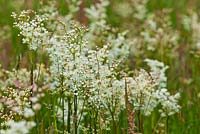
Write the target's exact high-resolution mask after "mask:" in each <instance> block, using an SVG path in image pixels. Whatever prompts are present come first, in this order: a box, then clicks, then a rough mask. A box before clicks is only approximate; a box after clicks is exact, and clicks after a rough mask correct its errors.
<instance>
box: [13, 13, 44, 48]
mask: <svg viewBox="0 0 200 134" xmlns="http://www.w3.org/2000/svg"><path fill="white" fill-rule="evenodd" d="M30 15H33V16H34V19H32V16H30ZM12 16H13V18H14V19H15V20H16V22H15V23H14V25H15V26H16V27H18V28H19V29H20V30H21V32H20V34H21V35H22V36H23V37H24V38H23V39H22V41H23V43H27V44H28V45H29V48H30V49H31V50H37V48H38V47H40V46H43V45H44V44H47V43H48V42H47V40H48V36H47V35H48V32H47V30H46V29H45V28H44V23H43V21H44V20H46V18H41V17H40V16H39V15H37V14H35V12H33V11H31V10H27V11H22V12H21V14H20V15H17V14H15V13H13V14H12Z"/></svg>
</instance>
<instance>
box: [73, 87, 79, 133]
mask: <svg viewBox="0 0 200 134" xmlns="http://www.w3.org/2000/svg"><path fill="white" fill-rule="evenodd" d="M77 107H78V105H77V95H76V91H75V94H74V134H77V133H78V124H77Z"/></svg>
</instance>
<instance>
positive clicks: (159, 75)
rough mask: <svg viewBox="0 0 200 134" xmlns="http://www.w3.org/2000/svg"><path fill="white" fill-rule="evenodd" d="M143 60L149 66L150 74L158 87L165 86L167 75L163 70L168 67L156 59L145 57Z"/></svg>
mask: <svg viewBox="0 0 200 134" xmlns="http://www.w3.org/2000/svg"><path fill="white" fill-rule="evenodd" d="M145 62H147V64H148V66H149V67H150V68H151V75H152V76H153V77H154V79H157V80H158V84H159V89H160V88H166V86H167V85H166V84H167V76H166V75H165V71H166V70H167V69H168V68H169V67H168V66H165V65H164V63H162V62H159V61H157V60H151V59H145Z"/></svg>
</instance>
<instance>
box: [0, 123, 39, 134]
mask: <svg viewBox="0 0 200 134" xmlns="http://www.w3.org/2000/svg"><path fill="white" fill-rule="evenodd" d="M35 125H36V124H35V123H34V122H32V121H23V120H22V121H19V122H15V121H13V120H9V121H8V122H6V126H7V127H8V129H6V130H3V129H2V130H1V129H0V133H1V134H29V131H30V130H31V129H32V128H33V127H34V126H35Z"/></svg>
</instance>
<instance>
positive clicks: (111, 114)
mask: <svg viewBox="0 0 200 134" xmlns="http://www.w3.org/2000/svg"><path fill="white" fill-rule="evenodd" d="M107 5H108V3H107V2H106V1H100V3H98V4H97V5H96V7H95V6H93V7H91V9H87V10H86V11H87V13H88V14H90V19H94V20H93V21H92V23H91V25H90V30H91V31H87V30H85V28H83V27H81V26H79V25H78V24H75V23H73V24H68V23H65V22H63V21H60V20H58V19H56V18H54V17H55V16H54V14H53V15H52V14H51V13H50V14H49V13H44V14H45V15H47V16H45V18H43V17H44V16H43V15H41V16H40V15H37V14H35V13H34V16H31V17H29V16H26V15H30V12H26V11H23V12H22V14H21V15H15V14H14V15H13V16H14V18H15V19H16V20H17V23H15V26H17V27H19V28H20V30H21V35H23V36H24V38H23V40H25V41H24V42H25V43H28V45H29V49H30V50H36V49H37V48H39V47H40V46H43V50H44V51H45V52H47V54H48V56H49V60H50V65H49V66H50V70H49V72H50V74H51V75H46V76H45V77H49V78H50V79H51V78H52V79H53V80H54V81H53V82H52V83H51V85H52V86H51V89H54V90H53V92H54V91H55V93H58V94H59V95H60V94H61V95H60V96H59V97H58V98H57V99H56V100H58V101H59V102H58V105H56V106H55V107H56V109H55V111H54V112H55V113H57V114H58V115H59V116H58V118H59V121H61V120H64V121H66V120H68V119H69V118H68V117H66V116H65V115H67V114H68V115H70V114H71V111H74V113H73V116H72V117H73V118H74V120H71V122H70V124H66V123H64V122H63V124H64V125H72V124H73V123H74V125H75V126H76V124H77V120H80V121H82V119H83V118H84V116H86V115H87V114H88V113H89V112H85V111H90V112H94V113H95V112H96V111H98V114H99V113H100V114H99V117H98V121H99V122H101V121H102V122H103V121H105V120H106V119H107V120H110V122H115V121H116V120H117V119H118V116H119V114H120V112H121V111H122V110H123V109H124V108H125V107H126V105H125V100H124V96H125V88H126V86H127V89H128V95H129V101H130V103H131V104H133V107H134V111H138V110H140V111H142V113H143V114H144V115H146V116H149V115H150V114H151V113H152V112H153V110H154V108H155V107H156V106H158V105H159V104H160V105H161V106H162V108H161V109H160V110H159V111H160V112H161V116H163V117H164V115H165V116H170V115H173V114H174V113H176V112H178V111H179V109H180V106H179V105H178V98H179V94H176V95H174V96H171V95H170V94H169V93H168V92H167V90H166V82H167V77H166V76H165V71H166V69H167V68H168V67H167V66H165V65H164V64H163V63H161V62H159V61H156V60H150V59H146V60H145V61H146V62H147V63H148V65H149V66H150V67H151V72H150V73H148V72H147V71H145V70H143V69H141V70H140V71H139V72H138V74H137V75H135V76H133V77H127V78H125V77H123V76H121V74H120V72H119V71H116V70H117V69H118V67H119V65H120V63H121V61H122V60H123V59H124V58H125V57H126V56H127V55H128V54H129V45H128V44H129V42H128V41H127V40H126V38H125V36H126V32H122V33H119V34H118V35H117V36H115V35H114V34H113V33H111V34H109V35H106V36H103V37H102V36H101V37H102V38H105V42H107V43H108V45H105V44H104V43H103V46H102V47H96V49H90V48H89V46H88V43H89V44H92V45H93V46H94V44H95V45H97V44H98V42H96V40H92V41H91V40H89V41H86V40H85V39H88V38H89V39H97V37H98V34H102V32H105V31H106V26H107V24H106V21H105V17H106V16H105V15H106V14H105V7H106V6H107ZM45 12H46V10H45ZM50 12H51V11H50ZM96 13H97V14H96ZM48 14H49V15H50V16H51V17H52V16H53V17H52V18H51V17H48ZM46 18H48V19H52V20H53V21H52V23H49V24H48V23H47V22H48V20H46ZM99 19H100V20H102V21H100V20H99ZM99 23H100V24H99ZM44 24H47V26H46V25H44ZM51 24H52V25H53V26H54V28H55V29H54V28H53V29H49V28H46V27H49V26H48V25H51ZM151 24H152V27H154V26H153V25H154V24H153V23H151ZM98 28H99V29H100V31H98ZM33 29H36V30H35V31H34V30H33ZM48 30H50V31H51V35H49V34H48V33H50V31H48ZM154 30H155V29H154ZM35 32H36V33H35ZM94 32H99V33H98V34H97V35H96V34H95V33H94ZM45 44H48V45H45ZM35 73H36V74H39V72H37V71H36V72H35ZM28 76H29V77H30V75H28ZM34 76H35V75H34ZM36 76H37V75H36ZM125 76H126V75H125ZM125 81H127V83H126V82H125ZM48 82H49V79H46V81H45V83H48ZM126 84H127V85H126ZM32 86H33V85H32ZM30 100H31V102H32V103H34V104H37V102H38V98H37V97H36V98H35V97H34V96H31V98H30ZM69 100H70V102H69ZM67 101H68V102H69V103H68V102H67ZM61 104H62V106H61ZM70 104H73V106H71V108H69V105H70ZM34 107H35V108H34ZM40 107H41V106H40V105H33V109H34V111H36V110H35V109H39V108H40ZM25 111H26V112H25V114H24V116H25V117H29V116H32V115H33V113H32V112H31V111H30V109H25ZM104 111H105V112H104ZM63 113H64V114H63ZM82 113H83V117H82V116H80V115H82ZM95 114H96V113H95ZM61 116H62V117H61ZM89 116H91V118H93V115H89ZM72 117H70V119H71V118H72ZM61 118H62V119H61ZM63 118H64V119H63ZM77 118H78V119H77ZM111 120H112V121H111ZM67 123H68V122H67ZM78 123H80V122H78ZM107 123H108V124H107V125H105V128H102V129H107V127H106V126H109V122H107ZM82 126H84V125H82ZM85 129H87V128H85Z"/></svg>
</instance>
